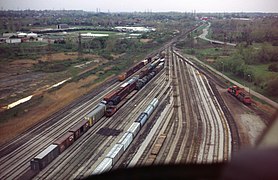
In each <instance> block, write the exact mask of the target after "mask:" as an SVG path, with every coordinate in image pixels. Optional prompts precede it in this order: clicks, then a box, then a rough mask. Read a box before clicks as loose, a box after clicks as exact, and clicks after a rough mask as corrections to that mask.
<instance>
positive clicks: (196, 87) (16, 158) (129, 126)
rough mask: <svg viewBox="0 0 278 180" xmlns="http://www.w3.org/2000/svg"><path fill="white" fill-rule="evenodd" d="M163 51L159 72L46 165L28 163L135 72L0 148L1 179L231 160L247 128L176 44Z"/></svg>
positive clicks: (79, 175)
mask: <svg viewBox="0 0 278 180" xmlns="http://www.w3.org/2000/svg"><path fill="white" fill-rule="evenodd" d="M163 53H164V54H165V56H164V57H161V58H158V60H156V61H157V63H156V64H158V63H159V62H163V66H164V68H163V69H162V70H159V71H156V72H157V74H156V75H155V76H154V77H152V78H151V79H150V80H149V82H148V83H147V84H146V85H145V86H144V87H143V88H142V89H138V90H137V89H136V90H134V91H132V92H131V93H129V94H128V95H126V96H125V98H124V99H123V100H122V101H123V102H124V103H120V104H121V105H120V106H121V108H118V109H117V111H116V112H115V114H114V115H113V116H111V117H106V116H101V117H100V118H99V119H98V120H94V121H93V124H92V125H89V126H91V128H87V129H86V130H85V132H83V135H82V134H81V135H78V136H80V137H79V138H77V139H75V137H74V139H75V141H74V142H73V143H71V144H70V145H68V146H69V147H66V149H63V151H62V152H60V153H58V155H55V157H56V158H53V159H51V160H50V161H49V162H48V163H49V164H48V165H47V164H46V165H43V166H44V167H43V168H41V166H40V167H39V170H38V169H36V168H35V167H33V166H32V168H31V165H30V162H31V160H34V158H35V157H36V156H37V157H38V154H40V153H41V152H42V151H44V150H45V149H46V148H48V147H49V146H50V145H51V144H52V143H53V142H54V141H55V140H57V139H59V138H60V137H62V136H63V135H65V134H66V133H67V132H68V131H69V130H70V129H73V127H76V125H77V124H80V122H82V121H84V117H85V116H86V115H87V114H89V113H90V112H92V111H93V110H94V109H95V108H96V107H97V106H99V105H100V102H101V101H102V100H103V97H104V96H106V95H107V94H111V93H113V92H114V91H115V90H117V89H119V88H123V87H125V86H124V85H123V84H124V83H127V82H132V81H131V79H132V77H134V76H135V75H131V76H130V78H127V79H126V80H124V81H123V82H120V81H117V80H112V81H110V82H109V83H107V84H106V85H104V86H103V87H101V88H100V89H98V90H96V91H93V92H92V93H90V94H88V95H87V96H84V97H83V99H80V100H79V101H78V102H77V103H76V104H75V105H72V106H68V107H66V108H64V109H62V110H61V111H60V112H59V113H56V114H54V115H53V116H51V117H50V118H49V119H48V120H47V121H45V122H43V123H40V124H38V125H37V126H35V127H34V128H33V129H32V130H31V131H28V132H26V133H24V134H23V135H22V136H20V137H18V138H17V139H15V140H14V141H12V142H10V143H9V144H6V146H2V147H1V149H0V154H1V158H0V171H1V172H0V178H1V179H17V178H24V179H26V178H27V177H28V179H31V178H34V179H75V178H77V179H78V178H84V177H86V176H89V175H91V174H98V173H101V172H105V171H107V170H110V169H117V168H120V167H121V168H125V167H133V166H143V165H152V164H163V163H165V164H168V163H181V162H182V163H211V162H227V161H229V160H230V159H231V157H232V155H233V153H235V152H237V151H238V150H239V149H240V146H241V139H240V136H241V133H246V132H239V130H238V128H237V124H236V123H237V122H236V121H235V119H234V116H233V115H232V114H231V112H230V111H229V108H230V107H227V106H226V103H225V102H224V101H223V99H222V97H221V95H220V93H219V92H218V90H217V86H218V85H217V84H216V83H215V82H214V80H213V79H212V78H211V76H208V75H206V74H205V72H204V71H202V70H200V69H199V68H198V67H197V66H196V65H194V63H193V62H191V61H189V60H188V59H187V58H185V57H183V56H182V55H180V54H179V53H178V52H177V51H176V50H174V49H173V47H172V46H168V47H167V48H166V49H164V50H163ZM152 59H154V57H152ZM154 61H155V60H153V61H152V62H153V63H155V62H154ZM161 64H162V63H161ZM138 72H140V71H138ZM137 75H138V73H137ZM139 76H140V74H139ZM231 98H232V97H231ZM107 103H108V102H107ZM236 103H238V104H240V106H244V105H242V104H241V103H240V102H239V101H238V102H236ZM118 106H119V105H118ZM113 107H114V106H113ZM144 110H145V111H144ZM143 112H144V113H143ZM254 138H256V137H254ZM71 140H72V139H71ZM52 146H54V145H52ZM56 146H57V145H55V147H56ZM60 151H61V150H60ZM112 156H113V157H112ZM111 157H112V158H111ZM34 166H35V165H34Z"/></svg>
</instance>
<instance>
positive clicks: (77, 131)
mask: <svg viewBox="0 0 278 180" xmlns="http://www.w3.org/2000/svg"><path fill="white" fill-rule="evenodd" d="M89 128H90V126H89V122H88V121H87V120H83V121H81V122H79V123H78V124H76V125H75V126H74V127H73V128H71V129H70V130H69V132H72V133H73V134H74V140H77V139H78V138H79V137H80V136H82V135H83V134H84V133H85V132H86V131H87V130H88V129H89Z"/></svg>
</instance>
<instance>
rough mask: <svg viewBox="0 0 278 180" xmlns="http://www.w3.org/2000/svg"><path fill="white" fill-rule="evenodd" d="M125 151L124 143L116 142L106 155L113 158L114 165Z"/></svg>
mask: <svg viewBox="0 0 278 180" xmlns="http://www.w3.org/2000/svg"><path fill="white" fill-rule="evenodd" d="M123 153H124V145H122V144H115V145H114V147H113V148H112V149H111V150H110V151H109V153H108V154H107V155H106V157H107V158H111V159H112V165H114V164H115V163H116V162H117V161H118V160H119V158H120V157H121V156H122V155H123Z"/></svg>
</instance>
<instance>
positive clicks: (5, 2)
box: [0, 0, 278, 13]
mask: <svg viewBox="0 0 278 180" xmlns="http://www.w3.org/2000/svg"><path fill="white" fill-rule="evenodd" d="M0 8H1V9H2V10H8V9H10V10H25V9H32V10H34V9H35V10H45V9H50V10H61V9H65V10H84V11H96V9H97V8H98V9H100V10H101V11H102V12H108V11H109V12H135V11H136V12H145V11H152V12H168V11H178V12H192V11H194V10H196V12H275V13H278V0H167V1H165V0H137V1H131V0H0Z"/></svg>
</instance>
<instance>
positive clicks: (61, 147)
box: [30, 59, 164, 171]
mask: <svg viewBox="0 0 278 180" xmlns="http://www.w3.org/2000/svg"><path fill="white" fill-rule="evenodd" d="M163 67H164V59H158V60H156V61H154V62H153V63H152V64H150V65H149V66H147V67H146V68H144V69H143V70H142V71H141V72H140V73H139V75H137V76H134V77H133V78H131V79H130V80H128V81H127V82H126V83H124V84H122V85H121V86H120V87H119V88H118V89H117V90H115V91H113V92H111V93H109V94H108V95H106V96H104V98H103V101H101V102H100V103H99V104H98V105H97V106H96V107H95V108H94V109H93V111H92V112H90V113H89V114H88V115H86V116H85V118H84V120H82V121H81V122H79V123H78V124H76V125H75V126H74V127H73V128H71V129H70V130H69V131H68V132H67V133H66V134H65V135H64V136H62V137H60V138H59V139H57V140H56V141H55V142H54V143H53V144H51V145H50V146H48V147H47V148H46V149H45V150H44V151H42V152H41V153H40V154H38V155H37V156H36V157H34V158H33V159H32V160H31V162H30V163H31V169H32V170H34V171H40V170H42V169H44V168H45V167H46V166H47V165H48V164H49V163H50V162H52V161H53V160H54V159H55V158H56V157H57V156H59V155H60V154H61V153H62V152H63V151H65V149H67V148H68V147H69V146H70V145H72V144H73V143H74V142H75V141H76V140H77V139H78V138H79V137H81V136H82V135H83V134H84V133H85V132H86V131H87V130H88V129H89V128H90V127H92V126H93V125H94V124H95V122H96V121H98V120H100V119H101V118H102V117H103V116H107V117H110V116H112V115H113V114H114V113H115V112H116V111H117V109H118V108H120V106H117V105H118V104H119V103H120V102H121V101H122V100H123V99H124V98H125V97H126V96H127V95H128V94H130V93H131V92H132V91H134V90H137V91H138V90H139V89H141V88H142V87H143V86H144V85H145V84H146V83H147V82H149V81H150V80H151V79H152V78H153V77H154V76H155V75H156V74H157V73H159V72H160V71H161V69H162V68H163ZM152 111H153V108H151V107H149V110H148V111H147V112H145V114H143V115H142V114H141V116H142V117H141V116H140V117H141V118H142V119H141V120H140V122H139V123H140V124H141V125H142V123H143V121H146V119H147V118H148V117H149V115H150V113H151V112H152ZM141 121H142V122H141Z"/></svg>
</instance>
